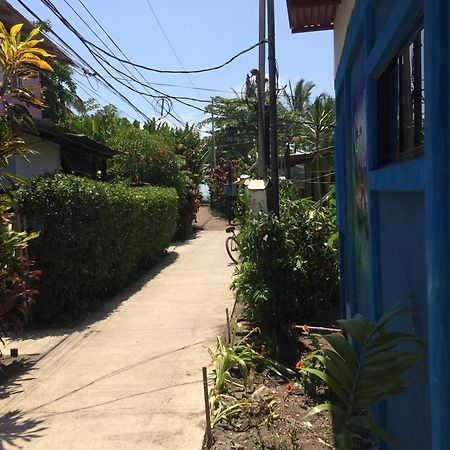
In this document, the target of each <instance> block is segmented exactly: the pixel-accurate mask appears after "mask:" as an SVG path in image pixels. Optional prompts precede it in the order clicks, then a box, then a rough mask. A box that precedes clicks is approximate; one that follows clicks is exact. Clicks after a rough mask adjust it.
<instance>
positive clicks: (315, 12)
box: [286, 0, 341, 33]
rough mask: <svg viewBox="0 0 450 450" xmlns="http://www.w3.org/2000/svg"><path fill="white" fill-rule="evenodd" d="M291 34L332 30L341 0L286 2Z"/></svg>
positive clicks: (292, 0)
mask: <svg viewBox="0 0 450 450" xmlns="http://www.w3.org/2000/svg"><path fill="white" fill-rule="evenodd" d="M286 2H287V8H288V15H289V25H290V27H291V31H292V33H305V32H308V31H321V30H332V29H333V27H334V19H335V17H336V12H337V8H338V5H339V4H340V3H341V0H286Z"/></svg>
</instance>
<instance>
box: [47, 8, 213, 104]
mask: <svg viewBox="0 0 450 450" xmlns="http://www.w3.org/2000/svg"><path fill="white" fill-rule="evenodd" d="M41 3H43V4H44V5H45V6H47V7H48V8H49V9H50V10H51V11H52V12H53V14H55V16H56V17H57V18H58V19H59V20H60V21H61V22H62V23H63V25H64V26H65V27H66V28H68V29H69V30H70V31H71V32H72V33H73V34H75V36H76V37H77V38H78V39H79V40H80V41H81V42H82V44H83V45H84V46H85V47H86V49H87V50H88V51H89V53H90V54H91V55H92V56H93V57H94V59H95V60H96V61H97V63H98V64H99V65H100V66H101V67H102V68H103V70H104V71H105V72H106V73H107V74H109V75H110V76H111V77H113V79H114V80H115V81H116V82H118V83H119V84H121V85H123V86H125V87H126V88H127V89H130V90H131V91H133V92H135V93H138V94H140V95H145V96H149V97H152V98H157V99H161V98H167V99H170V100H172V99H173V100H175V101H177V102H179V103H181V104H183V105H185V106H189V107H191V108H194V109H197V110H199V111H202V112H203V110H202V109H201V108H198V107H196V106H195V105H191V104H189V103H187V102H186V101H184V99H183V98H180V97H175V96H170V95H168V94H166V93H164V92H162V91H160V90H158V89H155V88H153V87H152V86H150V85H149V84H143V83H141V82H139V81H138V80H137V79H136V78H134V77H131V79H132V80H133V81H134V82H135V83H138V84H141V85H142V86H145V87H148V88H150V89H151V90H152V91H154V92H156V93H157V94H159V95H152V94H149V93H144V92H142V91H138V90H137V89H134V88H133V87H131V85H128V84H125V83H124V82H122V81H120V80H118V79H117V77H114V76H113V74H112V73H111V72H110V71H109V70H108V69H107V68H106V67H105V66H104V64H103V63H105V64H106V65H108V66H109V67H110V68H111V69H113V70H115V71H116V72H118V73H120V74H122V75H123V76H125V77H127V78H128V75H127V74H126V73H124V72H122V71H121V70H119V69H117V68H116V67H115V66H113V65H112V64H111V63H110V62H109V61H108V60H107V59H106V58H104V57H103V56H101V55H100V54H99V53H97V52H96V51H94V50H93V49H91V48H90V46H93V47H94V48H96V49H99V50H101V51H102V52H105V51H104V50H103V49H101V48H100V47H99V46H97V45H95V44H93V43H92V42H90V41H89V40H87V39H86V38H84V36H82V34H81V33H80V32H79V31H78V30H77V29H75V28H74V27H73V25H72V24H71V23H70V22H69V21H68V20H67V19H66V18H65V17H64V16H63V15H62V14H61V12H60V11H59V10H58V8H56V6H55V5H54V4H53V3H52V2H51V0H41ZM106 53H108V52H106ZM110 54H111V53H110ZM112 56H113V59H117V60H119V62H120V61H122V62H123V61H125V62H127V60H122V59H121V58H117V57H116V56H115V55H112ZM100 60H101V61H103V63H102V62H101V61H100ZM94 76H101V75H100V74H99V73H98V72H97V71H96V72H95V73H94ZM188 99H189V100H191V101H192V100H193V99H192V98H188ZM196 100H198V101H205V100H203V99H201V100H200V99H196ZM208 103H209V102H208Z"/></svg>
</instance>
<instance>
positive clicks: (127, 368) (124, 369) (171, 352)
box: [27, 339, 208, 412]
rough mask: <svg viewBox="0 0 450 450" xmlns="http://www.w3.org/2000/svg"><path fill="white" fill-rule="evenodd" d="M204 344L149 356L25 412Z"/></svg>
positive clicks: (186, 346) (199, 342)
mask: <svg viewBox="0 0 450 450" xmlns="http://www.w3.org/2000/svg"><path fill="white" fill-rule="evenodd" d="M206 342H208V339H204V340H202V341H198V342H195V343H193V344H190V345H185V346H183V347H179V348H176V349H174V350H170V351H168V352H165V353H161V354H159V355H154V356H150V357H149V358H145V359H143V360H142V361H138V362H136V363H134V364H130V365H128V366H125V367H121V368H120V369H116V370H113V371H112V372H110V373H108V374H106V375H102V376H101V377H99V378H96V379H94V380H92V381H91V382H89V383H87V384H85V385H83V386H80V387H78V388H76V389H73V390H71V391H69V392H67V393H66V394H64V395H61V396H59V397H57V398H55V399H53V400H50V401H48V402H46V403H43V404H41V405H39V406H36V407H35V408H33V409H30V410H28V411H27V412H34V411H37V410H38V409H41V408H44V407H45V406H49V405H52V404H54V403H56V402H58V401H60V400H63V399H65V398H67V397H69V396H71V395H73V394H76V393H77V392H80V391H82V390H83V389H86V388H88V387H90V386H92V385H94V384H96V383H99V382H100V381H104V380H107V379H108V378H112V377H114V376H116V375H119V374H121V373H123V372H127V371H129V370H132V369H135V368H137V367H140V366H142V365H144V364H148V363H150V362H152V361H155V360H157V359H160V358H164V357H166V356H169V355H172V354H174V353H177V352H180V351H183V350H187V349H189V348H192V347H195V346H197V345H200V344H204V343H206ZM188 384H191V383H188ZM168 388H170V386H169V387H164V388H162V389H160V390H164V389H168ZM158 390H159V389H157V390H155V391H149V392H157V391H158ZM139 395H143V394H137V395H136V396H139ZM130 397H133V396H130ZM124 398H128V397H124ZM118 400H121V399H118ZM118 400H113V401H108V402H105V404H107V403H112V402H114V401H118ZM94 406H95V405H94ZM88 408H91V407H87V408H86V409H88ZM81 409H84V408H81ZM74 411H77V410H74Z"/></svg>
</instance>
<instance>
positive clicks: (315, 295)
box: [232, 183, 339, 352]
mask: <svg viewBox="0 0 450 450" xmlns="http://www.w3.org/2000/svg"><path fill="white" fill-rule="evenodd" d="M280 198H281V201H280V217H277V216H275V215H272V214H269V215H268V214H263V213H260V214H259V215H258V216H257V217H253V216H248V217H247V218H246V222H245V226H244V227H243V228H242V230H241V233H240V234H239V235H238V241H239V251H240V257H241V264H240V266H239V267H237V269H236V276H235V278H234V280H233V284H232V287H233V289H234V290H235V292H236V295H237V297H238V299H239V300H240V301H242V303H243V304H244V306H245V314H246V316H247V318H248V319H249V320H252V321H254V322H255V323H256V324H257V325H258V326H260V327H261V330H262V332H263V333H264V334H265V335H266V336H267V339H268V341H269V343H271V344H272V350H273V351H275V352H277V351H278V350H279V349H281V350H283V349H284V351H286V350H287V348H286V346H287V345H288V343H289V340H290V332H289V325H290V324H291V323H302V322H304V321H305V320H306V318H313V317H314V318H316V317H318V316H319V315H320V314H321V312H323V311H324V310H325V309H326V308H328V307H330V306H331V305H333V304H334V303H335V302H336V300H337V296H338V287H339V280H338V252H337V245H336V244H337V241H336V240H335V239H334V236H335V235H336V223H335V219H334V215H335V209H334V201H330V204H329V205H328V206H326V207H325V206H318V207H316V206H315V205H314V204H313V202H312V201H311V200H309V199H303V198H300V197H299V194H298V193H297V192H296V190H295V189H294V188H293V187H292V185H290V184H288V183H287V184H286V185H284V186H283V188H282V190H281V195H280Z"/></svg>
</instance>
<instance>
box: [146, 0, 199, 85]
mask: <svg viewBox="0 0 450 450" xmlns="http://www.w3.org/2000/svg"><path fill="white" fill-rule="evenodd" d="M146 1H147V5H148V7H149V8H150V11H151V12H152V14H153V16H154V18H155V20H156V23H157V24H158V26H159V28H160V29H161V31H162V34H163V35H164V37H165V38H166V41H167V43H168V44H169V47H170V49H171V50H172V53H173V54H174V55H175V58H176V59H177V61H178V63H179V64H180V67H181V68H182V69H183V70H184V71H186V68H185V67H184V66H183V63H182V62H181V59H180V58H179V56H178V54H177V52H176V51H175V48H174V46H173V45H172V42H170V39H169V37H168V36H167V33H166V31H165V30H164V28H163V26H162V24H161V22H160V20H159V19H158V16H157V15H156V12H155V10H154V9H153V7H152V4H151V3H150V0H146ZM185 75H186V78H187V79H188V80H189V82H190V83H191V85H192V87H193V88H194V89H197V88H196V87H195V85H194V83H193V81H192V78H191V77H190V75H189V74H188V73H186V74H185Z"/></svg>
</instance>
